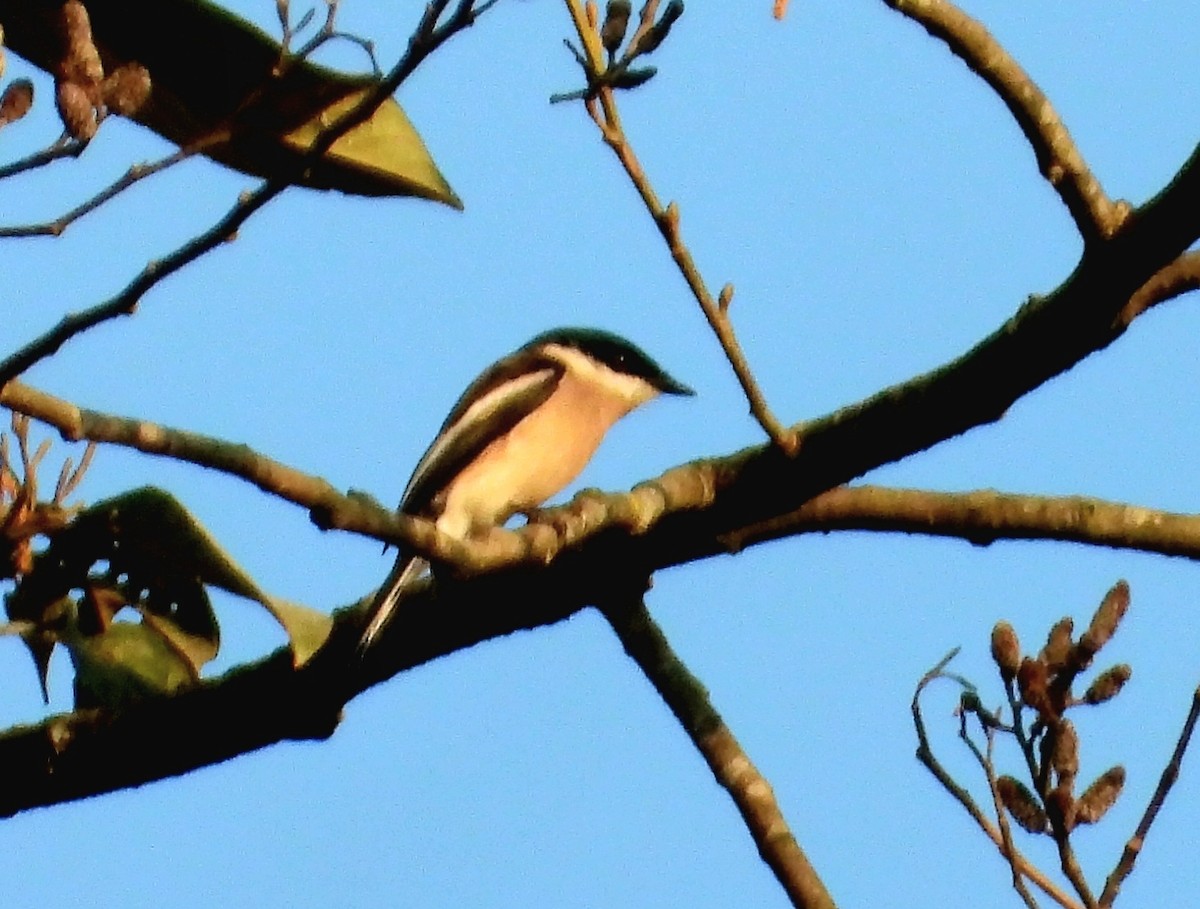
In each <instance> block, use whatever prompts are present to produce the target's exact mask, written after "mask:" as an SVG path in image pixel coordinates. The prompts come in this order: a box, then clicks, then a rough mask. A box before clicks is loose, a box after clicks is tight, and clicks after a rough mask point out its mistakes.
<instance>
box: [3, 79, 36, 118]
mask: <svg viewBox="0 0 1200 909" xmlns="http://www.w3.org/2000/svg"><path fill="white" fill-rule="evenodd" d="M31 107H33V83H32V82H30V81H29V80H28V79H15V80H14V81H13V82H11V83H9V86H8V88H6V89H5V90H4V94H3V95H0V126H3V125H4V124H6V123H15V122H16V121H17V120H20V119H21V118H22V117H24V116H25V115H26V114H27V113H29V108H31Z"/></svg>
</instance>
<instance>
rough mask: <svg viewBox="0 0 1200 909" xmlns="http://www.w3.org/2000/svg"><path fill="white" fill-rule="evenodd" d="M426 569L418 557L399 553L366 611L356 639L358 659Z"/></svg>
mask: <svg viewBox="0 0 1200 909" xmlns="http://www.w3.org/2000/svg"><path fill="white" fill-rule="evenodd" d="M427 567H428V563H427V562H426V561H425V560H424V559H422V558H419V557H418V556H410V555H405V554H404V553H401V554H400V555H399V556H398V557H397V559H396V564H395V565H393V566H392V570H391V573H390V574H388V576H387V580H386V581H384V582H383V586H382V587H380V588H379V590H378V591H377V592H376V594H375V599H374V600H373V601H372V603H371V608H370V609H368V610H367V616H368V618H367V623H366V625H365V626H363V633H362V637H361V638H359V639H358V647H357V649H356V653H357V655H358V657H359V658H360V659H361V658H362V657H363V655H364V654H366V652H367V651H368V650H369V649H370V648H371V645H372V644H373V643H374V642H375V639H376V638H377V637H379V633H380V632H381V631H383V629H384V628H385V627H386V626H387V623H388V622H390V621H391V620H392V617H393V616H394V615H395V614H396V607H397V606H398V605H399V603H400V599H401V597H402V596H403V595H404V591H405V589H406V588H407V587H409V586H410V585H411V584H412V582H413V581H415V580H416V579H417V577H419V576H420V574H421V572H422V571H424V570H425V569H426V568H427Z"/></svg>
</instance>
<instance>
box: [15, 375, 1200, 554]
mask: <svg viewBox="0 0 1200 909" xmlns="http://www.w3.org/2000/svg"><path fill="white" fill-rule="evenodd" d="M0 404H2V405H4V406H5V407H8V408H10V409H12V410H14V411H16V412H17V413H22V414H25V415H26V416H29V417H32V418H34V419H36V420H40V421H41V422H43V423H46V424H48V425H50V426H53V427H55V428H56V429H57V430H58V431H59V433H60V434H61V435H62V437H63V438H64V439H66V440H67V441H72V442H75V441H80V440H88V441H91V442H98V443H109V444H116V445H121V446H124V447H127V448H133V449H135V450H137V451H141V452H145V453H147V454H152V455H158V456H162V457H168V458H171V459H172V460H177V461H185V462H188V463H192V464H196V465H199V466H201V467H206V468H210V469H213V470H217V471H220V472H222V473H225V474H228V475H230V476H234V477H237V478H239V479H242V480H244V481H246V482H248V483H251V484H253V485H254V486H255V487H257V488H258V489H261V490H263V491H264V492H267V493H269V494H271V495H274V496H277V497H279V498H281V499H283V500H285V501H288V502H291V503H293V504H296V505H299V506H301V507H303V508H305V509H306V510H307V511H309V513H310V515H311V516H312V517H313V520H314V521H316V522H317V523H318V524H319V526H321V527H323V528H326V529H338V530H344V531H348V532H353V533H359V534H363V535H366V536H370V537H373V538H375V539H378V540H382V541H384V542H390V543H402V544H404V545H406V546H411V547H414V548H416V549H417V550H418V551H420V552H422V553H424V554H426V555H428V556H430V557H432V558H434V559H436V560H438V561H442V562H447V563H450V564H453V565H454V566H456V568H457V569H458V570H459V571H460V572H462V573H464V574H479V573H484V572H487V571H493V570H497V569H504V568H519V567H522V566H523V567H535V566H538V565H544V564H547V563H549V562H551V561H553V560H554V559H555V558H557V557H559V556H560V555H561V554H562V553H563V552H564V551H568V550H582V549H584V548H585V547H587V546H588V545H590V541H591V540H593V539H594V538H597V537H602V536H606V535H607V536H612V535H613V534H619V533H623V535H624V536H625V540H626V545H627V546H628V547H630V548H631V549H633V550H636V558H637V560H638V564H644V565H647V566H649V567H650V569H651V570H657V569H659V568H666V567H670V566H673V565H678V564H682V563H684V562H690V561H695V560H698V559H702V558H706V557H709V556H712V555H716V554H719V553H723V552H740V551H741V550H743V549H745V548H746V547H748V546H753V545H757V544H759V543H763V542H767V541H770V540H777V539H781V538H784V537H789V536H796V535H799V534H803V533H828V532H829V531H832V530H867V531H875V532H891V533H911V534H925V535H930V536H941V537H954V538H959V539H963V540H966V541H968V542H970V543H973V544H975V545H979V546H984V545H988V544H990V543H993V542H995V541H997V540H1002V539H1025V540H1058V541H1063V542H1075V543H1083V544H1085V545H1091V546H1108V547H1111V548H1114V549H1132V550H1138V551H1142V552H1155V553H1159V554H1162V555H1169V556H1178V557H1183V558H1190V559H1200V515H1187V514H1174V513H1171V512H1165V511H1158V510H1155V509H1150V508H1145V507H1142V506H1138V505H1131V504H1126V503H1122V502H1111V501H1106V500H1104V499H1095V498H1087V497H1083V496H1039V495H1019V494H1014V493H1002V492H997V491H995V490H990V489H984V490H975V491H969V492H934V491H930V490H920V489H897V488H888V487H881V486H871V485H862V486H843V487H838V488H836V489H831V490H828V491H826V492H824V493H821V494H819V495H817V496H816V497H814V498H813V499H811V500H809V501H808V502H806V503H804V504H803V505H801V506H800V507H798V508H795V509H793V510H791V511H777V512H775V513H773V514H771V515H769V516H768V517H766V518H764V519H761V520H757V521H753V522H749V523H744V524H725V525H722V524H714V525H713V526H712V532H711V534H710V535H709V536H707V537H704V538H702V539H701V538H696V539H693V540H692V541H691V545H690V546H689V547H688V548H686V549H685V548H682V547H681V546H679V545H662V544H659V543H655V542H653V541H652V540H639V538H645V537H647V535H648V534H650V532H651V531H652V530H654V529H655V528H656V527H657V525H658V524H659V522H661V521H663V520H670V519H684V518H685V517H686V516H691V517H692V518H693V519H695V518H698V517H699V515H698V514H697V513H699V512H703V511H704V510H706V509H710V508H713V507H716V505H718V504H719V502H718V500H716V499H714V489H715V487H716V485H717V484H718V483H719V482H721V478H722V477H723V476H724V475H725V474H727V473H730V472H733V473H737V472H740V471H744V470H747V469H749V468H748V467H747V465H746V462H745V461H744V455H743V454H734V455H730V456H728V457H726V458H722V459H708V460H700V461H693V462H691V463H689V464H683V465H680V466H679V467H676V468H673V469H671V470H668V471H667V472H666V473H664V474H662V475H661V476H659V477H657V478H655V479H653V480H649V481H646V482H644V483H641V484H639V485H638V486H637V487H636V488H635V489H633V490H632V491H631V492H628V493H601V492H598V491H596V490H587V491H584V492H582V493H580V494H579V495H577V496H576V497H575V499H574V500H573V501H572V502H571V503H570V504H569V505H566V506H563V507H561V508H555V509H546V510H545V512H543V515H542V517H541V519H539V520H538V521H535V522H533V523H532V524H530V525H529V526H527V527H524V528H522V529H520V530H519V531H517V532H513V533H507V532H499V533H496V534H494V535H492V536H489V537H488V538H486V539H485V540H483V541H482V542H473V541H467V542H463V541H459V540H456V539H453V538H451V537H447V536H445V535H443V534H440V533H438V532H437V530H436V528H434V526H433V525H432V524H431V523H429V522H428V521H423V520H420V519H414V518H409V517H405V516H400V515H397V514H395V512H393V511H392V510H391V509H389V508H386V507H384V506H382V505H380V504H379V503H377V502H374V501H372V500H370V499H369V498H368V497H366V496H364V495H362V494H350V495H343V494H342V493H340V492H338V490H337V489H335V488H334V487H333V486H332V485H330V484H329V483H328V482H327V481H326V480H324V479H322V478H321V477H318V476H314V475H312V474H306V473H304V472H303V471H300V470H297V469H296V468H294V467H289V466H288V465H286V464H283V463H281V462H279V461H276V460H273V459H272V458H269V457H267V456H266V455H263V454H261V453H259V452H256V451H255V450H254V449H252V448H250V447H249V446H247V445H241V444H237V443H233V442H228V441H225V440H223V439H218V438H214V437H212V436H205V435H201V434H199V433H192V432H187V431H184V430H179V429H171V428H169V427H166V426H162V425H160V424H157V423H151V422H148V421H145V420H137V419H133V418H129V417H118V416H114V415H112V414H106V413H101V412H99V411H93V410H87V409H84V408H80V407H78V406H76V405H74V404H72V403H70V402H69V401H65V400H63V399H61V398H56V397H54V396H53V395H48V394H46V393H45V392H42V391H38V390H37V389H34V388H32V387H30V386H28V385H25V384H24V383H21V382H17V381H13V382H10V383H9V384H8V385H7V386H6V387H5V388H4V389H3V390H0ZM725 481H726V482H730V480H729V479H728V478H726V480H725Z"/></svg>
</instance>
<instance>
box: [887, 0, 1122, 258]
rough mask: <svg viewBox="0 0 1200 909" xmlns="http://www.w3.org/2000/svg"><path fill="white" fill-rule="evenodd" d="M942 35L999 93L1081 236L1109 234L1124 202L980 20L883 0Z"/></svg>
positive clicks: (938, 2) (944, 6) (920, 0)
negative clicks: (1097, 174) (1118, 200)
mask: <svg viewBox="0 0 1200 909" xmlns="http://www.w3.org/2000/svg"><path fill="white" fill-rule="evenodd" d="M884 2H885V3H887V5H888V6H890V7H891V8H892V9H894V10H896V11H897V12H899V13H901V14H903V15H905V16H907V17H908V18H910V19H912V20H914V21H915V22H917V23H919V24H920V25H921V26H922V27H923V28H924V29H925V30H926V31H927V32H929V34H931V35H933V36H934V37H935V38H940V39H941V40H942V41H944V42H945V43H946V44H947V46H948V47H949V48H950V50H951V51H952V52H953V53H954V54H955V56H957V57H959V58H960V59H961V60H962V61H963V62H964V63H966V64H967V66H968V67H970V68H971V70H972V71H973V72H974V73H976V74H977V75H978V76H979V77H980V78H981V79H983V80H984V81H985V82H986V83H987V84H988V85H989V86H991V88H992V90H993V91H994V92H995V93H996V94H997V95H999V96H1000V100H1001V101H1003V102H1004V105H1005V107H1007V108H1008V110H1009V112H1010V113H1011V114H1012V115H1013V117H1014V118H1015V119H1016V121H1017V125H1018V126H1019V127H1020V128H1021V132H1023V133H1024V134H1025V138H1026V140H1027V141H1028V142H1029V144H1030V146H1031V147H1032V148H1033V153H1034V155H1035V156H1036V157H1037V163H1038V169H1039V170H1040V171H1041V173H1042V176H1044V177H1045V178H1046V179H1047V180H1048V181H1049V182H1050V185H1051V186H1053V187H1054V190H1055V192H1057V193H1058V195H1059V198H1060V199H1062V202H1063V204H1064V205H1065V206H1066V207H1067V211H1069V212H1070V214H1071V217H1072V218H1073V219H1074V221H1075V225H1076V227H1077V228H1078V229H1079V233H1080V234H1081V235H1082V236H1083V238H1084V240H1085V242H1089V243H1090V242H1091V241H1093V240H1097V239H1107V238H1109V237H1111V236H1113V234H1115V233H1116V231H1117V230H1118V229H1119V228H1120V227H1121V225H1122V224H1123V223H1124V221H1125V218H1126V216H1127V215H1128V206H1126V205H1122V204H1119V203H1113V202H1112V201H1111V200H1110V199H1109V198H1108V196H1107V195H1106V194H1105V192H1104V188H1103V187H1102V186H1101V185H1100V182H1099V181H1098V180H1097V179H1096V178H1095V177H1094V176H1093V175H1092V172H1091V171H1090V170H1089V169H1088V166H1087V162H1086V161H1085V160H1084V158H1083V155H1082V154H1080V152H1079V149H1078V148H1077V147H1076V145H1075V141H1074V140H1073V139H1072V138H1071V134H1070V133H1069V132H1067V128H1066V126H1065V125H1064V124H1063V122H1062V119H1061V118H1060V117H1059V115H1058V113H1057V111H1055V110H1054V107H1053V105H1051V103H1050V100H1049V99H1048V98H1047V97H1046V96H1045V94H1043V92H1042V90H1041V89H1040V88H1038V86H1037V84H1036V83H1035V82H1034V81H1033V79H1031V78H1030V77H1029V74H1028V73H1026V72H1025V70H1023V69H1022V68H1021V65H1020V64H1019V63H1017V61H1016V60H1015V59H1014V58H1013V57H1012V55H1011V54H1009V53H1008V51H1007V50H1005V49H1004V46H1003V45H1001V44H1000V42H999V41H997V40H996V39H995V38H993V37H992V35H991V34H989V32H988V30H987V29H986V28H985V27H984V26H983V24H982V23H980V22H979V21H977V20H976V19H973V18H972V17H970V16H968V15H967V14H966V13H964V12H963V11H962V10H960V9H959V8H958V7H956V6H955V5H954V4H953V3H950V2H948V0H884Z"/></svg>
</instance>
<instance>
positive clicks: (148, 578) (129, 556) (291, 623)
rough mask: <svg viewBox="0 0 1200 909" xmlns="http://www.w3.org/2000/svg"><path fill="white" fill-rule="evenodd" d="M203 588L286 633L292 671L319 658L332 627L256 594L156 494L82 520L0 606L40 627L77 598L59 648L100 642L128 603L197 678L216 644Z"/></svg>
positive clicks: (207, 537)
mask: <svg viewBox="0 0 1200 909" xmlns="http://www.w3.org/2000/svg"><path fill="white" fill-rule="evenodd" d="M100 562H107V563H108V568H107V571H106V572H105V575H104V576H103V577H97V576H96V575H95V572H94V568H95V566H96V564H97V563H100ZM206 586H213V587H219V588H221V589H222V590H226V591H228V592H230V593H232V594H235V595H237V596H240V597H243V598H245V599H250V600H254V601H255V602H258V603H260V604H262V606H263V607H264V608H266V609H267V611H268V612H270V613H271V615H272V616H274V618H275V619H276V621H278V622H279V624H280V625H281V626H283V629H284V631H285V632H286V633H287V635H288V640H289V643H290V645H291V648H292V657H293V660H294V661H295V664H296V665H297V666H300V665H303V664H304V663H305V662H306V661H307V660H308V659H309V658H310V657H311V656H312V654H313V653H315V652H316V650H317V649H318V648H319V647H320V646H321V644H323V643H324V641H325V639H326V638H327V637H328V636H329V632H330V630H331V629H332V627H333V621H332V619H331V618H330V617H329V616H328V615H326V614H325V613H322V612H318V611H316V610H313V609H308V608H307V607H303V606H299V605H296V604H293V603H287V602H285V601H282V600H278V599H276V598H275V597H272V596H270V595H268V594H267V593H266V592H264V591H263V590H261V589H260V588H259V587H258V585H257V584H255V583H254V581H253V579H252V578H251V577H250V576H249V575H248V574H247V573H246V572H245V571H244V570H243V569H242V568H241V566H239V565H238V564H237V562H235V561H234V560H233V558H232V557H230V555H229V554H228V553H227V552H225V550H224V549H223V548H222V547H221V545H220V544H219V543H218V542H217V541H216V540H215V539H214V538H213V536H212V535H211V534H210V533H209V532H208V531H207V530H206V529H205V528H204V526H203V525H202V524H201V523H200V522H199V521H197V520H196V518H195V517H194V516H193V515H192V514H191V513H190V512H189V511H188V510H187V509H186V508H184V507H183V505H182V504H181V503H180V502H179V501H178V500H177V499H176V498H175V497H174V496H172V495H171V494H170V493H168V492H165V491H163V490H161V489H155V488H153V487H143V488H141V489H135V490H132V491H130V492H127V493H124V494H122V495H119V496H116V497H115V498H112V499H107V500H105V501H103V502H97V503H96V504H95V505H92V506H91V507H89V508H86V509H84V510H83V511H81V512H80V513H79V515H78V516H77V517H76V518H75V520H74V521H73V522H72V523H71V525H70V526H69V527H67V528H65V529H63V530H61V531H59V532H58V533H56V534H55V535H54V537H53V539H52V540H51V542H50V545H49V546H47V548H46V550H45V551H44V552H42V553H40V554H39V555H38V556H37V558H36V559H35V563H34V569H33V571H31V572H30V573H29V574H27V575H25V576H24V577H23V578H22V579H21V582H20V583H19V584H18V586H17V588H16V589H15V590H14V591H13V592H12V593H11V594H9V596H8V597H7V598H6V600H5V606H6V608H7V610H8V612H9V615H10V616H11V617H13V618H28V619H30V620H33V621H35V622H38V623H39V624H43V622H42V621H39V620H42V619H44V617H45V615H47V614H48V613H47V610H49V609H52V608H55V607H54V604H55V603H56V602H58V601H59V600H60V599H61V598H64V597H67V596H68V595H69V594H70V593H71V591H73V590H83V591H84V596H83V598H82V600H81V601H80V606H79V609H78V615H77V617H76V618H75V620H74V621H73V622H70V623H69V625H70V627H69V628H68V629H65V630H66V631H68V632H69V633H59V634H58V637H59V638H60V639H64V640H65V639H71V638H75V637H83V638H88V637H95V636H100V635H102V634H105V633H107V631H108V630H110V626H111V628H115V627H116V625H117V624H122V623H115V624H112V623H111V617H112V615H113V614H115V612H116V611H117V610H118V609H120V607H121V605H122V604H128V605H130V606H133V607H135V608H136V609H137V610H138V611H139V612H141V614H142V617H143V623H144V625H145V627H146V628H147V629H148V630H149V631H151V632H154V633H155V634H157V635H158V636H159V637H160V638H161V639H162V640H163V642H164V644H165V645H166V646H168V647H170V648H171V650H172V652H173V653H175V654H176V656H177V657H178V658H179V659H181V660H184V661H185V662H186V663H187V664H188V665H189V667H190V668H191V671H192V672H193V674H197V675H198V674H199V670H200V667H201V666H203V664H204V663H206V662H207V661H209V660H211V659H212V658H213V657H214V656H216V653H217V648H218V646H219V644H220V633H219V628H218V625H217V619H216V615H215V614H214V612H213V609H212V605H211V603H210V602H209V599H208V593H207V591H206V590H205V587H206ZM101 600H103V601H104V604H103V608H99V606H100V601H101ZM59 624H62V623H61V622H60V623H59ZM36 656H37V652H36V651H35V658H36Z"/></svg>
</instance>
